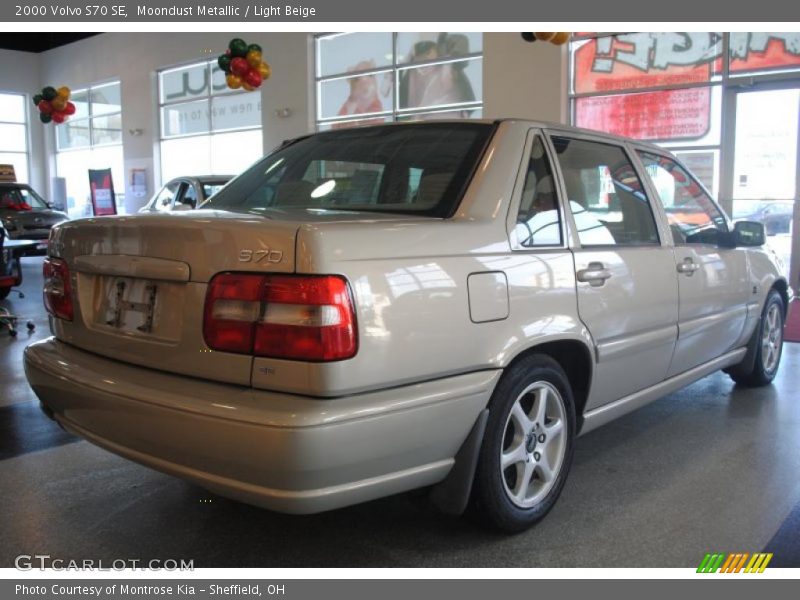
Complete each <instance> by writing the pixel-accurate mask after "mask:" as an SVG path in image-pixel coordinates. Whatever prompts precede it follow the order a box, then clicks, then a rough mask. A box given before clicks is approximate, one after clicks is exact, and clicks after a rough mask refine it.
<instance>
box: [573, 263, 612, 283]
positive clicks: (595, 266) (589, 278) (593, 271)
mask: <svg viewBox="0 0 800 600" xmlns="http://www.w3.org/2000/svg"><path fill="white" fill-rule="evenodd" d="M610 277H611V271H609V270H608V269H606V266H605V265H604V264H603V263H601V262H590V263H589V265H588V266H587V267H586V268H585V269H581V270H580V271H578V273H577V278H578V281H582V282H583V283H588V284H589V285H590V286H592V287H600V286H601V285H603V284H604V283H605V282H606V279H609V278H610Z"/></svg>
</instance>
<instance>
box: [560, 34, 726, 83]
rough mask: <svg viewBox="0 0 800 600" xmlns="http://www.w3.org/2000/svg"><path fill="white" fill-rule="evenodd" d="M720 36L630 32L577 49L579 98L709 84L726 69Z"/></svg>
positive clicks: (588, 43) (575, 77)
mask: <svg viewBox="0 0 800 600" xmlns="http://www.w3.org/2000/svg"><path fill="white" fill-rule="evenodd" d="M721 48H722V42H721V38H720V36H719V35H718V34H715V33H629V34H620V35H615V36H606V37H601V38H597V39H593V40H589V41H588V42H586V43H585V44H583V45H582V46H580V47H579V48H578V49H577V50H575V63H574V87H575V93H578V94H583V93H590V92H608V91H612V90H632V89H641V88H649V87H660V86H667V85H681V84H687V83H705V82H708V81H710V80H711V77H712V75H713V74H716V73H718V72H719V70H720V63H719V60H718V57H719V53H720V51H721Z"/></svg>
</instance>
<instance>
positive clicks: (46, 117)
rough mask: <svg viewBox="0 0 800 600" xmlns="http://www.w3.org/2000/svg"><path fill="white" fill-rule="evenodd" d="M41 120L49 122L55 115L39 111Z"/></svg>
mask: <svg viewBox="0 0 800 600" xmlns="http://www.w3.org/2000/svg"><path fill="white" fill-rule="evenodd" d="M39 120H40V121H41V122H42V123H49V122H50V121H52V120H53V117H51V116H50V115H48V114H45V113H39Z"/></svg>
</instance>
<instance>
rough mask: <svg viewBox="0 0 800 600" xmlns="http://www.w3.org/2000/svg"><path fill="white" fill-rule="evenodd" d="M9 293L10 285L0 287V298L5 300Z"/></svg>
mask: <svg viewBox="0 0 800 600" xmlns="http://www.w3.org/2000/svg"><path fill="white" fill-rule="evenodd" d="M10 293H11V288H10V287H0V300H5V299H6V298H8V295H9V294H10Z"/></svg>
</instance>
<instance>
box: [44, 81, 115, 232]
mask: <svg viewBox="0 0 800 600" xmlns="http://www.w3.org/2000/svg"><path fill="white" fill-rule="evenodd" d="M70 100H71V101H72V102H73V104H75V114H74V115H73V116H72V117H70V119H69V120H68V121H67V122H66V123H63V124H61V125H58V126H57V127H55V136H56V150H57V153H56V170H57V173H58V176H59V177H61V178H63V179H64V180H65V181H66V190H67V198H66V200H67V212H68V213H69V215H70V216H71V217H83V216H88V215H91V214H92V203H91V198H90V195H89V174H88V171H89V169H111V176H112V179H113V181H114V191H115V194H116V200H117V210H118V211H120V212H122V207H123V206H124V199H125V196H124V194H125V180H124V168H123V155H122V89H121V86H120V82H119V81H112V82H108V83H102V84H97V85H92V86H90V87H88V88H83V89H76V90H73V91H72V96H71V97H70Z"/></svg>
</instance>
